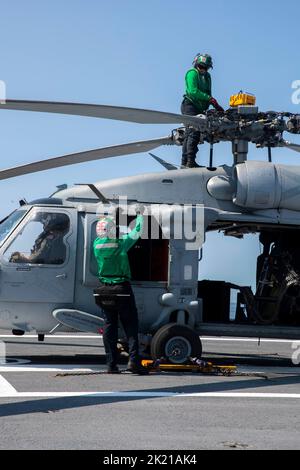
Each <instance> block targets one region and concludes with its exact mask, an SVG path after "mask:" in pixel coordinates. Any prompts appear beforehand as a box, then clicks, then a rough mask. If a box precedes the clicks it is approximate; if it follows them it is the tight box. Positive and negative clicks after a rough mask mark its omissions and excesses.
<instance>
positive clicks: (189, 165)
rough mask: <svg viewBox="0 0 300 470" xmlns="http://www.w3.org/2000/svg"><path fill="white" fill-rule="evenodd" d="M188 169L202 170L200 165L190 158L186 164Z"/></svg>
mask: <svg viewBox="0 0 300 470" xmlns="http://www.w3.org/2000/svg"><path fill="white" fill-rule="evenodd" d="M186 168H201V167H200V165H198V163H196V161H195V160H194V159H192V158H189V159H188V161H187V164H186Z"/></svg>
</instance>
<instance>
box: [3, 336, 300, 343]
mask: <svg viewBox="0 0 300 470" xmlns="http://www.w3.org/2000/svg"><path fill="white" fill-rule="evenodd" d="M200 337H201V340H202V341H229V342H231V341H232V342H242V343H258V341H260V343H261V344H262V343H294V342H295V341H300V340H299V339H272V338H261V339H260V340H259V338H236V337H231V336H226V337H224V336H216V337H214V336H200ZM0 338H13V339H16V340H18V339H19V340H24V339H37V335H24V336H14V335H0ZM48 338H51V339H99V338H102V335H80V334H78V335H74V334H70V335H45V339H48Z"/></svg>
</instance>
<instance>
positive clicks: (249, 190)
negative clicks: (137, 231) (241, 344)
mask: <svg viewBox="0 0 300 470" xmlns="http://www.w3.org/2000/svg"><path fill="white" fill-rule="evenodd" d="M240 95H241V94H239V95H238V97H239V99H240V100H237V101H235V102H232V103H231V106H230V108H229V109H228V110H227V111H225V112H224V113H220V112H218V111H216V110H211V111H207V112H206V114H202V115H198V116H188V115H182V114H175V113H167V112H162V111H155V110H147V109H137V108H128V107H119V106H108V105H99V104H82V103H64V102H46V101H24V100H6V101H5V102H3V103H1V104H0V110H1V109H2V110H19V111H33V112H46V113H59V114H70V115H80V116H89V117H94V118H105V119H114V120H120V121H128V122H132V123H141V124H177V125H180V126H181V127H177V128H175V129H173V130H172V132H171V134H170V135H168V136H165V137H160V138H154V139H150V140H143V141H137V142H131V143H125V144H121V145H113V146H110V147H105V148H99V149H92V150H88V151H85V152H79V153H73V154H69V155H63V156H59V157H55V158H50V159H46V160H41V161H36V162H32V163H28V164H26V165H21V166H17V167H14V168H8V169H3V170H0V179H2V180H3V179H9V178H13V177H17V176H22V175H25V174H29V173H35V172H39V171H44V170H48V169H51V168H58V167H62V166H66V165H72V164H76V163H81V162H88V161H92V160H101V159H105V158H112V157H116V156H125V155H128V154H135V153H144V152H149V153H150V155H151V156H152V157H153V158H154V159H155V160H156V161H157V162H159V163H160V164H162V166H163V167H164V171H163V172H160V173H149V174H141V175H137V176H130V177H125V178H118V179H113V180H109V181H100V182H95V183H87V184H80V185H75V186H74V187H70V188H60V189H59V190H58V191H57V192H55V193H54V194H52V195H51V196H49V197H45V198H41V199H38V200H35V201H32V202H26V201H21V202H20V207H19V208H18V209H17V210H16V211H14V212H13V213H12V214H11V215H9V216H8V217H6V218H5V219H4V220H3V221H2V222H1V223H0V266H1V268H0V328H2V329H8V330H11V331H12V332H13V334H15V335H22V334H24V333H26V332H32V331H35V332H36V333H37V337H38V339H39V340H40V341H43V340H44V336H45V334H55V333H56V332H70V331H86V332H94V333H98V334H99V333H100V334H101V331H102V330H101V328H102V326H103V319H102V318H101V311H100V309H99V307H98V306H97V305H96V303H95V299H94V294H93V292H94V289H95V288H96V287H97V285H98V279H97V269H96V261H95V259H94V257H93V253H92V244H93V241H94V239H95V238H96V224H97V221H98V220H99V217H101V216H103V215H107V214H111V213H114V214H118V217H121V215H122V214H125V213H126V214H127V216H128V217H129V219H128V218H127V219H126V220H127V222H128V221H129V222H131V221H132V220H133V219H134V217H135V207H136V205H140V204H142V205H143V206H144V207H145V208H146V209H149V208H150V206H151V210H149V211H146V212H145V214H144V219H146V222H147V224H148V225H149V226H150V227H151V230H150V232H151V233H150V236H148V237H142V238H141V239H140V240H139V241H138V242H137V243H136V245H135V247H134V248H133V249H132V250H131V251H130V253H129V256H130V264H131V269H132V286H133V290H134V293H135V298H136V304H137V308H138V312H139V324H140V333H141V342H142V343H143V344H144V345H145V347H146V348H148V350H150V353H151V356H152V357H153V358H154V359H159V358H161V357H166V358H168V359H169V361H170V362H173V363H178V364H180V363H184V362H186V361H187V360H188V358H190V357H200V356H201V353H202V344H201V339H200V337H202V336H205V335H217V336H218V335H222V336H239V337H241V336H247V337H265V338H292V339H298V338H300V251H299V248H298V237H299V228H300V168H299V166H290V165H282V164H274V163H273V162H272V148H275V147H281V148H289V149H291V150H293V151H296V152H300V145H298V144H294V143H291V142H289V141H287V140H285V139H284V137H283V135H284V133H285V132H288V133H291V134H300V115H298V114H292V113H288V112H276V111H268V112H261V111H260V110H259V108H258V107H257V106H255V103H253V101H251V103H252V104H249V103H248V101H247V96H246V100H245V101H244V100H243V96H240ZM188 126H193V127H194V128H196V129H197V130H199V131H200V142H199V143H200V144H201V143H204V142H208V143H209V144H210V162H209V166H208V167H199V168H192V169H187V168H181V169H178V168H177V167H176V166H175V165H172V164H170V163H168V162H166V161H165V160H163V159H161V158H160V157H158V156H156V155H154V154H153V153H152V152H153V150H154V149H156V148H158V147H160V146H162V145H168V146H169V145H170V146H171V145H178V146H180V145H182V143H183V140H184V135H185V129H186V128H187V127H188ZM219 142H231V144H232V155H233V164H232V165H231V166H228V165H225V164H224V165H222V166H219V167H214V166H213V149H214V145H215V144H217V143H219ZM250 143H252V144H254V145H256V147H257V148H267V149H268V161H266V162H262V161H248V159H247V156H248V149H249V144H250ZM128 207H129V208H130V210H129V211H128ZM187 212H189V215H190V216H189V217H187V218H185V220H188V222H187V224H188V227H189V228H190V229H191V230H190V232H191V233H192V235H191V237H187V236H186V234H185V232H184V233H183V232H182V233H181V235H182V236H181V237H178V236H175V232H176V227H177V228H178V225H179V226H180V227H181V228H182V224H184V222H183V219H184V218H183V219H180V218H179V219H178V217H177V215H178V213H181V215H182V214H183V215H184V214H185V213H187ZM198 213H200V219H201V224H200V225H201V227H200V228H199V227H198V228H197V227H196V230H192V227H193V226H194V225H195V221H196V219H197V214H198ZM120 214H121V215H120ZM165 216H167V217H165ZM166 218H167V219H168V221H169V224H167V223H166V222H165V219H166ZM45 220H48V222H47V223H49V220H50V221H52V222H51V223H52V224H54V225H52V226H56V229H55V230H56V232H55V230H54V229H53V230H54V231H53V232H52V233H53V234H54V232H55V233H57V232H59V230H60V231H61V241H60V242H58V241H57V240H58V238H57V236H56V235H53V238H54V239H55V240H56V242H57V244H59V243H60V251H59V254H57V253H56V254H55V256H54V257H53V256H52V258H51V256H50V254H49V253H48V255H49V256H50V257H48V258H47V256H46V255H43V256H41V255H39V256H34V249H35V248H34V247H37V246H38V245H39V244H40V245H41V244H42V243H43V236H44V232H45V224H46V222H45ZM178 220H179V222H178ZM127 222H126V223H124V224H123V229H124V230H125V231H126V227H125V226H127V225H128V224H127ZM118 224H119V225H120V226H122V223H121V222H120V220H119V221H118ZM58 227H60V229H58ZM62 227H63V228H62ZM212 231H221V232H223V233H224V234H225V235H227V236H231V237H236V238H243V237H244V236H245V235H247V234H259V239H260V242H261V243H262V245H263V253H262V254H261V255H260V256H259V257H258V259H257V272H256V280H257V283H256V292H252V289H251V288H250V287H249V286H239V285H234V284H231V283H228V282H226V281H207V280H200V281H199V280H198V268H199V261H200V263H201V256H200V260H199V250H200V255H202V245H203V243H204V242H205V237H206V234H207V233H209V232H212ZM154 232H155V236H154ZM188 242H189V243H188ZM191 243H192V245H193V246H192V248H191V247H189V248H188V246H189V245H191ZM32 247H33V248H32ZM233 290H234V291H236V292H237V305H236V311H235V316H234V318H232V317H231V315H230V296H231V292H232V291H233ZM120 343H121V344H123V345H124V347H125V346H126V345H125V343H124V340H123V339H122V331H121V330H120Z"/></svg>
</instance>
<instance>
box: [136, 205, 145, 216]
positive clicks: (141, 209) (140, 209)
mask: <svg viewBox="0 0 300 470" xmlns="http://www.w3.org/2000/svg"><path fill="white" fill-rule="evenodd" d="M134 210H135V213H136V214H137V215H140V214H143V213H144V212H145V206H144V205H143V204H136V206H135V208H134Z"/></svg>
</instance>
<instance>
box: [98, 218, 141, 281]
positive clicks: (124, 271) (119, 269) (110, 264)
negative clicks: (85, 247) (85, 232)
mask: <svg viewBox="0 0 300 470" xmlns="http://www.w3.org/2000/svg"><path fill="white" fill-rule="evenodd" d="M143 221H144V219H143V216H142V215H138V216H137V218H136V224H135V227H134V229H133V230H131V232H130V233H129V234H128V235H123V237H122V238H118V239H113V238H96V240H95V241H94V244H93V248H94V255H95V258H96V260H97V264H98V277H99V280H100V281H102V282H108V283H111V284H119V283H121V282H125V281H129V280H130V279H131V271H130V265H129V260H128V255H127V252H128V251H129V250H130V248H132V247H133V246H134V244H135V243H136V241H137V240H138V239H139V237H140V236H141V233H142V230H143Z"/></svg>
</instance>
